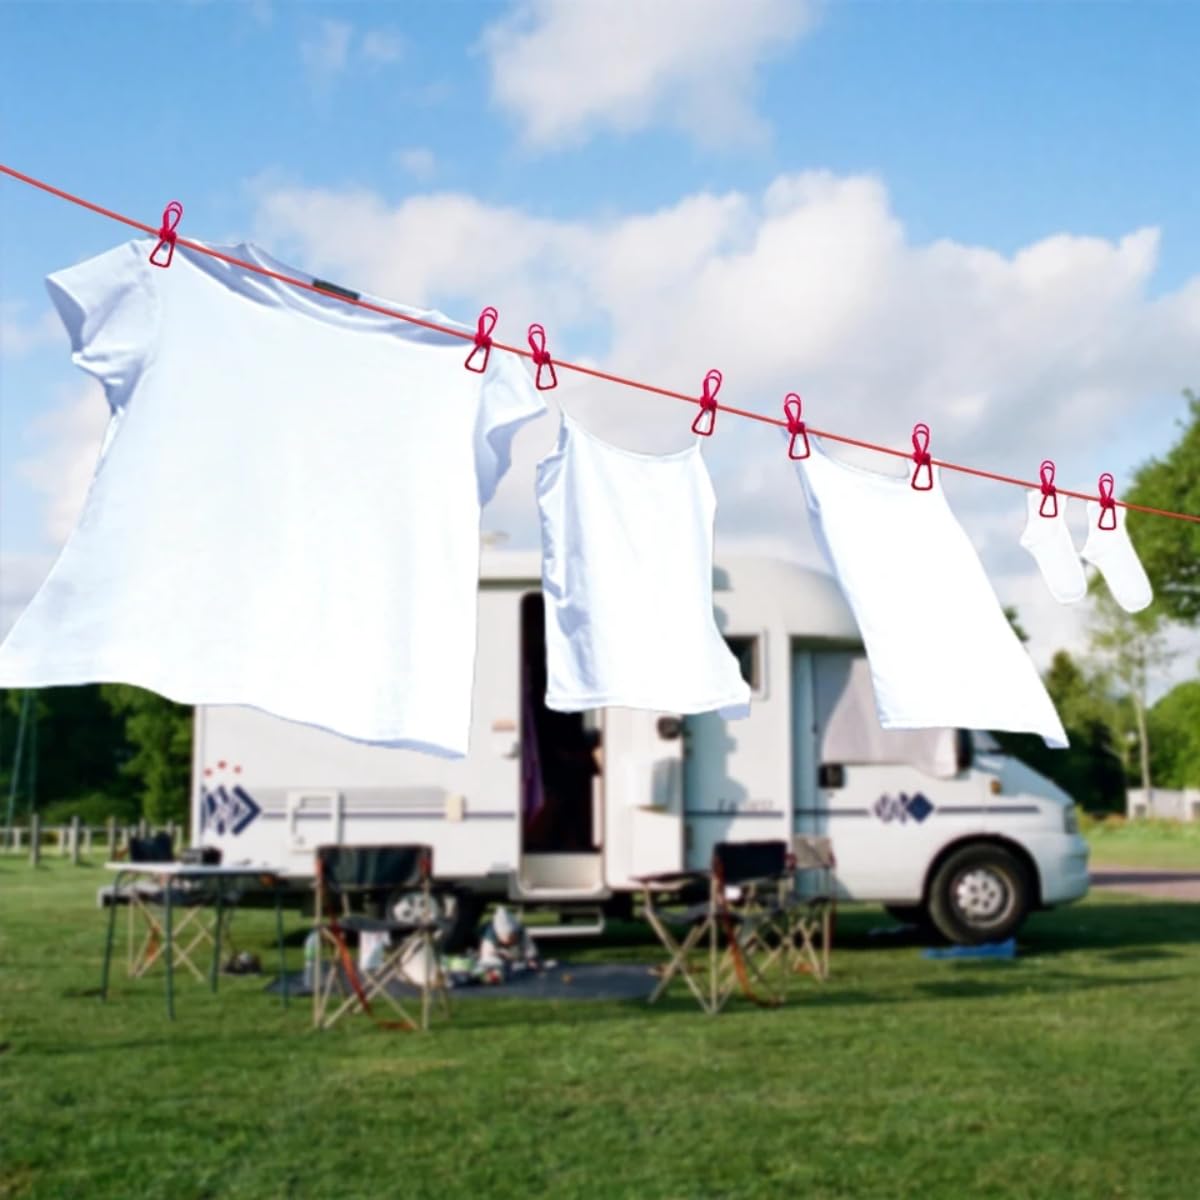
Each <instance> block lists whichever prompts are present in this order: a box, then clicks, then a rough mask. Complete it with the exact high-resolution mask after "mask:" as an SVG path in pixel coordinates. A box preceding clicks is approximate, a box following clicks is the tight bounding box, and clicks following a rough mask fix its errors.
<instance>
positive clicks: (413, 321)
mask: <svg viewBox="0 0 1200 1200" xmlns="http://www.w3.org/2000/svg"><path fill="white" fill-rule="evenodd" d="M0 173H3V174H5V175H8V176H11V177H12V178H13V179H17V180H20V182H21V183H27V184H29V185H30V186H31V187H35V188H39V189H41V190H42V191H43V192H49V193H50V195H52V196H58V197H59V198H60V199H62V200H67V201H69V202H70V203H72V204H77V205H79V207H80V208H86V209H89V210H90V211H91V212H94V213H99V214H100V216H102V217H108V218H109V219H110V220H113V221H119V222H120V223H121V224H123V225H128V226H130V227H131V228H133V229H140V230H141V231H142V232H143V233H148V234H150V235H152V236H153V237H158V235H159V232H160V227H159V226H155V225H147V224H145V223H144V222H143V221H135V220H134V219H133V218H132V217H127V216H125V215H124V214H123V213H118V212H113V210H112V209H110V208H104V207H103V206H102V205H99V204H95V203H93V202H92V201H91V200H85V199H83V197H82V196H76V195H73V194H72V193H71V192H65V191H63V190H62V189H61V188H57V187H54V185H53V184H49V183H46V182H45V181H43V180H41V179H35V178H34V177H33V176H32V175H25V174H23V173H22V172H20V171H16V170H14V169H13V168H12V167H8V166H5V165H4V164H3V163H0ZM173 241H174V242H175V243H176V244H178V245H180V246H186V247H187V248H188V249H189V250H195V251H196V252H197V253H199V254H207V255H209V257H211V258H218V259H221V260H222V261H223V262H227V263H229V264H230V265H231V266H235V267H240V268H242V269H243V270H246V271H253V272H255V273H256V274H258V275H267V276H270V277H271V278H272V279H278V280H279V281H280V282H281V283H286V284H289V285H291V286H292V287H298V288H303V289H305V290H306V291H310V292H317V293H319V294H320V295H322V296H327V297H328V296H332V297H333V298H334V299H337V300H340V301H342V303H344V304H350V305H354V306H355V307H356V308H365V309H369V310H370V311H371V312H377V313H381V314H382V315H383V316H386V317H394V318H396V319H397V320H400V321H407V322H408V323H409V324H410V325H420V326H422V327H423V328H425V329H432V330H435V331H436V332H438V333H444V334H446V335H447V336H448V337H456V338H459V339H461V340H462V341H466V342H473V341H475V334H474V333H473V332H468V331H464V330H461V329H452V328H450V327H448V326H446V325H438V324H436V323H435V322H433V321H423V320H421V318H420V317H413V316H409V315H408V314H407V313H400V312H396V311H395V310H394V309H390V308H386V307H384V306H383V305H380V304H372V303H370V301H367V300H358V299H354V298H352V297H350V296H343V295H340V294H338V293H336V292H331V291H329V290H327V289H325V288H322V287H318V286H317V285H316V284H313V283H310V282H306V281H305V280H303V279H296V278H294V277H292V276H290V275H284V274H282V273H280V272H279V271H272V270H270V269H269V268H267V267H262V266H259V265H258V264H257V263H250V262H244V261H243V260H242V259H239V258H234V257H232V256H231V255H228V254H222V253H221V252H220V251H219V250H213V249H212V248H211V247H209V246H204V245H201V244H200V243H199V242H193V241H191V240H189V239H188V238H183V237H179V236H178V235H175V236H174V238H173ZM492 345H493V346H494V348H495V349H497V350H507V351H508V352H509V353H510V354H519V355H521V356H522V357H524V358H530V359H532V358H534V357H535V354H534V351H533V350H532V349H530V348H528V347H525V346H510V345H507V344H506V343H504V342H500V341H494V342H492ZM543 346H544V342H543ZM554 366H555V367H559V368H561V369H562V370H564V371H574V372H575V373H576V374H578V375H588V376H590V377H591V378H593V379H603V380H606V381H607V382H609V383H618V384H621V385H622V386H623V387H630V388H636V389H637V390H638V391H642V392H651V393H652V394H654V395H656V396H668V397H670V398H671V399H672V400H684V401H686V402H687V403H688V404H699V403H700V400H699V399H698V398H697V397H696V396H691V395H687V394H686V393H684V392H675V391H672V390H671V389H670V388H662V387H657V386H656V385H655V384H652V383H643V382H642V381H641V380H638V379H628V378H626V377H625V376H623V375H614V374H613V373H612V372H610V371H601V370H598V369H597V368H595V367H585V366H583V365H582V364H580V363H572V362H566V361H564V360H562V359H557V358H556V359H554ZM706 406H709V407H712V408H714V409H719V410H720V411H721V412H727V413H733V414H734V415H735V416H738V417H748V418H749V419H750V420H751V421H761V422H762V423H763V424H765V425H777V426H779V427H780V428H782V429H787V428H788V423H787V421H785V420H781V419H780V418H778V417H770V416H767V415H766V414H765V413H758V412H751V411H750V410H749V409H745V408H735V407H734V406H733V405H731V404H716V403H715V402H713V401H709V400H706ZM807 429H808V432H809V433H810V434H815V435H817V436H818V437H822V438H827V439H828V440H829V441H831V442H842V443H843V444H845V445H847V446H859V447H861V448H862V449H864V450H874V451H876V452H877V453H879V454H890V455H892V456H893V457H895V458H903V459H911V458H912V454H911V452H910V451H908V450H896V449H894V448H893V447H891V446H881V445H879V444H878V443H877V442H866V441H862V440H861V439H860V438H852V437H847V436H846V435H845V434H841V433H831V432H830V431H829V430H826V429H817V428H815V427H814V426H812V425H809V426H807ZM929 461H930V462H931V463H932V464H933V465H934V466H938V467H943V468H945V469H946V470H947V471H958V472H960V473H961V474H964V475H977V476H979V478H981V479H994V480H995V481H996V482H998V483H1010V484H1013V485H1014V486H1016V487H1023V488H1032V489H1034V490H1041V486H1042V485H1041V484H1040V483H1037V482H1034V481H1032V480H1029V479H1017V478H1015V477H1014V476H1012V475H1001V474H999V473H998V472H995V471H984V470H982V469H981V468H979V467H968V466H965V465H964V464H962V463H954V462H948V461H946V460H945V459H942V458H932V457H931V458H930V459H929ZM1057 490H1058V492H1059V493H1060V494H1061V495H1064V496H1074V497H1075V498H1076V499H1079V500H1093V501H1096V502H1097V503H1099V502H1100V501H1101V499H1102V497H1100V496H1096V495H1091V494H1090V493H1088V492H1074V491H1070V490H1069V489H1067V488H1058V489H1057ZM1109 503H1110V504H1113V503H1115V504H1119V505H1120V506H1121V507H1122V508H1126V509H1129V510H1131V511H1133V512H1141V513H1149V514H1150V515H1152V516H1156V517H1170V518H1171V519H1173V520H1176V521H1192V522H1194V523H1196V524H1200V515H1196V514H1193V513H1181V512H1170V511H1169V510H1167V509H1161V508H1149V507H1148V506H1146V505H1144V504H1131V503H1130V502H1129V501H1127V500H1115V501H1109Z"/></svg>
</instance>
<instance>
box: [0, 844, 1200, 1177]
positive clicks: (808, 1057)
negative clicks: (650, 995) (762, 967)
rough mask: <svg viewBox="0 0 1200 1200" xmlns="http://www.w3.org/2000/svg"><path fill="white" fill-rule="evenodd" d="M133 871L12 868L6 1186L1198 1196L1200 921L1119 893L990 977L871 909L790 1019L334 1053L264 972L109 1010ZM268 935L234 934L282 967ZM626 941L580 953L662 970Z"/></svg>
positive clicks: (742, 1008) (354, 1043) (504, 1028)
mask: <svg viewBox="0 0 1200 1200" xmlns="http://www.w3.org/2000/svg"><path fill="white" fill-rule="evenodd" d="M104 882H107V876H106V874H105V873H104V872H102V871H101V870H98V869H95V868H82V867H81V868H71V867H70V866H69V865H66V864H62V863H60V862H57V861H56V862H53V863H50V864H48V865H46V866H44V867H42V868H41V869H40V870H38V871H36V872H35V871H33V870H31V869H30V868H29V867H28V866H27V865H26V864H25V863H24V862H18V861H15V860H9V861H3V860H0V1044H2V1045H3V1050H2V1051H0V1197H5V1198H14V1197H71V1198H72V1200H82V1198H87V1200H92V1198H95V1197H121V1198H122V1200H125V1198H129V1197H171V1198H172V1200H199V1198H201V1197H214V1198H215V1197H220V1198H221V1200H226V1198H241V1197H247V1198H249V1197H254V1198H255V1200H263V1198H267V1197H322V1198H324V1197H330V1198H342V1197H353V1198H356V1197H375V1196H380V1197H390V1196H403V1197H434V1196H436V1197H451V1198H455V1197H460V1196H474V1197H486V1198H491V1197H509V1196H511V1197H529V1196H553V1197H556V1198H563V1200H567V1198H571V1197H580V1198H583V1197H587V1198H589V1200H591V1198H597V1197H638V1198H639V1200H642V1198H645V1200H655V1198H663V1200H665V1198H668V1197H671V1198H675V1197H678V1198H689V1200H690V1198H693V1197H758V1196H763V1197H777V1196H796V1197H800V1196H803V1197H806V1198H808V1197H887V1198H889V1200H893V1198H896V1197H908V1196H920V1197H922V1198H923V1200H924V1198H931V1197H953V1198H955V1200H962V1198H965V1197H975V1196H981V1197H982V1196H986V1197H989V1198H993V1197H1054V1198H1056V1200H1057V1198H1061V1197H1087V1198H1088V1200H1094V1198H1097V1197H1190V1196H1192V1195H1194V1194H1195V1193H1194V1187H1195V1180H1196V1178H1197V1176H1198V1175H1200V1139H1198V1138H1197V1135H1196V1129H1195V1120H1194V1115H1195V1103H1196V1096H1197V1095H1198V1094H1200V1035H1198V1033H1197V1030H1198V1029H1200V905H1194V906H1193V905H1184V904H1165V903H1158V902H1155V903H1143V902H1138V901H1135V900H1126V899H1124V898H1113V897H1110V896H1103V897H1097V898H1095V899H1092V900H1089V901H1088V902H1087V903H1085V904H1082V905H1078V906H1075V907H1072V908H1068V909H1065V910H1062V911H1061V912H1058V913H1052V914H1043V915H1040V916H1037V917H1035V918H1033V919H1032V920H1031V921H1030V923H1029V924H1028V925H1027V926H1026V929H1025V932H1024V934H1023V936H1022V946H1021V956H1020V957H1019V958H1018V959H1017V960H1016V961H1013V962H1003V961H993V962H975V963H970V962H948V961H930V960H926V959H923V958H922V957H921V956H920V952H919V950H918V949H917V948H916V947H914V946H911V945H910V946H904V945H890V946H886V947H884V946H880V945H879V944H878V939H872V938H871V937H870V936H869V933H870V930H871V929H872V928H873V927H875V926H877V925H880V924H883V923H884V919H883V917H882V915H881V914H880V912H879V911H878V910H871V909H858V910H855V911H852V912H850V913H848V914H845V915H844V916H843V919H842V920H841V922H840V925H839V945H838V947H837V948H836V949H835V955H834V977H833V979H832V980H831V981H830V982H829V983H828V984H826V985H824V986H822V985H819V984H816V983H814V982H812V981H811V980H800V981H798V983H797V987H796V989H795V991H794V993H793V997H792V999H791V1001H790V1002H789V1004H788V1005H787V1006H786V1007H785V1008H783V1009H779V1010H773V1011H766V1010H759V1009H756V1008H754V1007H753V1006H752V1005H750V1004H748V1003H747V1002H744V1001H740V1000H738V1001H734V1002H731V1006H730V1007H729V1008H728V1009H727V1010H726V1011H725V1012H724V1013H722V1014H721V1015H720V1016H718V1017H717V1018H715V1019H713V1018H708V1017H705V1016H704V1015H703V1014H701V1013H700V1012H699V1010H698V1009H697V1008H695V1006H694V1005H691V1004H690V1003H685V1001H684V999H683V998H678V999H675V1000H672V1001H669V1002H664V1003H662V1004H660V1005H658V1006H655V1007H653V1008H648V1007H647V1006H645V1005H644V1004H641V1003H633V1004H620V1003H606V1004H590V1003H581V1002H578V1001H575V1002H564V1003H558V1004H554V1003H544V1002H543V1003H536V1002H524V1003H522V1002H513V1001H499V1000H489V1001H475V1002H471V1001H469V1000H460V1002H459V1004H458V1006H457V1010H456V1013H455V1017H454V1019H453V1021H452V1022H451V1023H449V1024H439V1025H438V1026H436V1027H435V1028H434V1030H433V1031H431V1032H430V1033H429V1034H427V1035H413V1034H403V1033H389V1032H384V1031H381V1030H378V1029H376V1028H374V1027H373V1026H372V1025H371V1024H370V1022H368V1021H367V1020H365V1019H364V1018H355V1019H349V1018H348V1019H347V1020H345V1021H344V1022H343V1023H342V1024H341V1025H340V1026H338V1027H336V1028H335V1029H333V1030H330V1031H327V1032H325V1033H322V1034H313V1033H310V1032H309V1027H308V1018H309V1015H310V1014H309V1009H308V1006H307V1004H305V1003H298V1002H294V1003H293V1007H292V1008H291V1009H290V1011H288V1012H284V1011H283V1010H282V1009H281V1008H280V1006H279V1004H278V1002H277V1000H276V999H275V998H274V997H270V996H267V995H264V994H263V992H262V987H263V982H264V981H263V980H262V979H261V978H225V979H223V980H222V985H221V991H220V993H219V995H217V996H215V997H214V996H212V995H211V994H210V993H209V992H207V991H206V990H205V989H204V988H202V987H201V986H199V985H198V984H196V983H194V982H190V981H187V980H183V981H181V983H180V987H179V994H178V997H177V1008H178V1014H179V1019H178V1020H177V1021H176V1022H175V1024H174V1025H171V1024H169V1023H168V1022H167V1020H166V1016H165V1012H164V1004H163V996H162V984H161V978H159V977H151V978H147V979H143V980H140V981H132V982H131V981H128V980H126V979H125V978H124V975H123V972H119V973H118V974H117V975H116V988H115V992H114V995H113V996H112V998H111V1000H110V1002H109V1003H108V1004H106V1005H105V1004H101V1003H100V1001H99V1000H98V999H97V998H96V996H95V994H94V990H95V987H96V984H97V982H98V977H99V966H100V951H101V932H102V926H101V914H100V912H99V911H98V910H97V909H96V907H95V900H94V897H95V888H96V887H97V885H99V884H101V883H104ZM293 926H294V927H295V928H296V930H297V931H298V930H299V925H298V922H293ZM270 929H271V917H270V914H268V913H263V912H241V913H239V914H238V916H237V918H236V921H235V932H236V940H237V942H238V945H239V946H240V947H241V948H244V949H251V950H254V951H255V952H257V953H258V954H259V955H260V956H261V957H262V958H263V961H264V964H265V965H267V966H268V967H269V966H270V964H271V961H272V960H271V958H270V955H271V953H272V946H271V940H270ZM625 935H626V936H625V944H621V943H620V942H619V941H611V940H610V941H609V942H608V943H606V944H603V945H600V946H597V945H595V944H593V945H591V946H590V947H587V948H584V947H582V946H580V947H571V948H569V956H570V957H573V958H576V959H577V958H579V957H582V956H597V955H600V956H607V957H610V958H614V959H627V958H628V957H630V956H631V955H637V956H639V957H647V956H649V954H650V952H651V947H650V946H649V945H648V944H647V942H646V940H645V937H644V934H642V933H639V932H636V931H635V930H633V929H629V930H626V931H625ZM289 953H290V955H291V957H292V960H293V963H294V965H295V966H297V967H298V966H299V962H300V950H299V948H298V946H294V947H292V948H291V950H290V951H289ZM559 953H560V956H562V957H567V956H568V948H566V947H564V948H563V949H562V950H560V951H559Z"/></svg>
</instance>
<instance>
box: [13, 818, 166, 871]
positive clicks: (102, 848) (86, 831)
mask: <svg viewBox="0 0 1200 1200" xmlns="http://www.w3.org/2000/svg"><path fill="white" fill-rule="evenodd" d="M155 833H166V834H170V836H171V842H172V844H173V845H174V847H175V849H176V851H178V850H179V849H180V848H181V845H182V842H181V839H186V836H187V830H186V826H184V825H176V824H175V823H174V822H172V823H170V824H168V825H161V826H151V825H148V824H147V823H146V822H145V821H139V822H138V823H137V824H136V825H123V824H119V823H118V821H117V819H116V818H115V817H110V818H109V819H108V821H107V822H106V823H105V824H103V825H84V824H82V823H81V822H80V820H79V818H78V817H76V818H75V819H74V820H73V821H70V822H68V823H67V824H65V825H43V824H42V822H41V820H40V819H39V818H38V816H37V814H36V813H35V814H34V816H33V818H32V820H31V822H30V824H28V825H12V826H3V825H0V854H27V855H29V860H30V862H32V863H37V862H38V861H39V859H41V857H42V855H43V854H46V853H50V854H58V855H60V856H61V857H63V858H70V860H71V861H72V862H75V863H77V862H79V861H80V859H81V858H90V857H91V856H92V855H94V854H101V853H102V854H103V855H104V857H105V858H109V859H112V858H116V857H117V856H118V855H119V854H123V853H124V852H125V851H126V850H127V849H128V847H129V839H130V838H135V837H148V836H149V835H151V834H155Z"/></svg>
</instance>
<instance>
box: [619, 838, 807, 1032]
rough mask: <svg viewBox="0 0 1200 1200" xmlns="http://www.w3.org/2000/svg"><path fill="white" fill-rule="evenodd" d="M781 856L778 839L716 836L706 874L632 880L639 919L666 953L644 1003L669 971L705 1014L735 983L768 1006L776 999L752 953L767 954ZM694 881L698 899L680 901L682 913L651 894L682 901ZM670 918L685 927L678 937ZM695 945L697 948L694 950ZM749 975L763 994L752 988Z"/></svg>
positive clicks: (692, 892)
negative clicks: (638, 889)
mask: <svg viewBox="0 0 1200 1200" xmlns="http://www.w3.org/2000/svg"><path fill="white" fill-rule="evenodd" d="M787 860H788V851H787V843H785V842H719V843H717V845H716V846H715V847H714V848H713V856H712V865H711V868H710V870H709V871H708V872H707V873H704V872H691V873H687V874H678V875H662V876H646V877H644V878H643V879H642V880H640V882H642V883H643V885H644V891H645V904H644V911H645V915H646V919H647V921H648V922H649V923H650V926H651V928H652V929H653V930H654V932H655V933H656V934H657V935H658V939H659V941H660V942H661V943H662V944H663V946H664V947H665V948H666V950H667V951H668V953H669V954H670V958H669V960H668V962H667V966H666V968H665V969H664V971H663V972H662V976H661V978H660V979H659V982H658V985H657V987H655V989H654V991H653V993H652V994H651V996H650V999H649V1003H651V1004H653V1003H654V1002H655V1001H657V1000H658V999H659V997H661V996H662V995H663V994H664V993H665V992H666V990H667V988H668V986H669V985H670V983H671V981H672V980H673V979H674V978H675V977H676V976H679V978H681V979H682V980H683V981H684V983H685V984H686V985H687V987H688V990H689V991H690V992H691V993H692V995H693V997H694V998H695V999H696V1002H697V1003H698V1004H699V1005H700V1007H701V1008H702V1009H703V1010H704V1011H705V1012H706V1013H708V1014H710V1015H715V1014H716V1013H718V1012H719V1011H720V1010H721V1009H722V1008H723V1007H724V1005H725V1003H726V1001H727V1000H728V999H729V997H730V996H731V995H732V994H733V992H734V990H735V989H736V988H738V987H740V988H741V990H742V992H743V993H744V994H745V995H746V996H747V997H748V998H749V999H752V1000H754V1001H755V1002H756V1003H758V1004H761V1005H764V1006H771V1007H773V1006H775V1005H776V1004H779V1003H782V994H781V991H780V989H778V988H773V987H772V986H771V985H770V983H769V982H768V981H767V979H766V976H765V974H764V972H763V970H762V968H761V966H760V960H761V959H763V958H765V957H766V956H767V955H768V953H769V944H768V942H767V941H766V939H765V936H764V931H765V928H766V927H767V926H768V925H769V924H770V923H771V921H772V920H773V919H774V917H775V908H774V906H773V904H772V899H773V897H774V896H775V895H776V894H777V892H778V888H779V881H780V879H781V877H782V876H783V874H784V873H785V872H786V871H787ZM700 888H703V893H702V894H703V896H704V899H703V900H702V901H700V902H699V903H694V902H693V903H690V904H687V906H686V907H685V908H684V910H683V911H682V912H675V913H670V912H668V911H667V910H666V909H665V908H664V907H662V906H660V905H659V904H658V903H657V902H656V899H655V895H656V893H660V894H661V893H668V894H673V895H675V896H676V897H677V898H679V899H680V900H682V901H683V902H684V903H685V904H686V903H687V901H688V900H695V899H696V898H697V895H698V892H699V889H700ZM672 925H674V926H676V927H683V928H686V929H687V933H686V934H685V935H684V936H683V938H682V940H680V939H679V938H678V937H677V936H675V934H674V933H673V932H672V930H671V926H672ZM722 933H724V935H725V942H724V946H722V944H721V934H722ZM701 946H703V947H704V949H703V950H701V951H700V952H699V954H698V953H697V948H698V947H701ZM703 976H706V977H707V978H706V981H705V985H702V984H701V983H700V982H699V980H700V978H701V977H703ZM751 977H753V980H756V981H757V985H758V988H759V989H760V990H761V992H763V993H765V996H764V995H760V994H759V991H757V990H756V988H755V983H754V982H753V980H752V978H751Z"/></svg>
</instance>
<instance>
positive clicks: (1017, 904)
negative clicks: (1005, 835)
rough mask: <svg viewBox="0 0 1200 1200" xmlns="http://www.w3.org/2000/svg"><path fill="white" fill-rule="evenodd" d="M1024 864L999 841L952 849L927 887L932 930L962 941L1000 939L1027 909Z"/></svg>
mask: <svg viewBox="0 0 1200 1200" xmlns="http://www.w3.org/2000/svg"><path fill="white" fill-rule="evenodd" d="M1030 894H1031V888H1030V885H1029V877H1028V875H1027V874H1026V870H1025V867H1024V865H1023V864H1022V863H1021V862H1020V861H1019V860H1018V859H1017V858H1016V857H1015V856H1014V855H1013V854H1011V853H1010V852H1009V851H1007V850H1006V849H1004V847H1003V846H996V845H991V844H989V843H975V844H974V845H967V846H963V847H962V848H961V849H958V850H956V851H954V853H952V854H951V855H950V856H949V857H948V858H947V859H946V861H945V862H943V863H942V865H941V866H940V867H939V868H938V870H937V874H935V875H934V877H933V882H932V883H931V884H930V888H929V916H930V919H931V920H932V922H933V924H934V926H935V927H936V928H937V930H938V932H939V933H941V934H942V935H943V937H945V938H947V939H948V940H949V941H951V942H956V943H958V944H959V945H962V946H977V945H981V944H983V943H985V942H1003V941H1006V940H1007V939H1008V938H1010V937H1012V936H1013V934H1015V933H1016V931H1017V929H1018V928H1019V927H1020V925H1021V923H1022V922H1023V921H1024V920H1025V916H1026V914H1027V913H1028V912H1029V900H1030Z"/></svg>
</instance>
